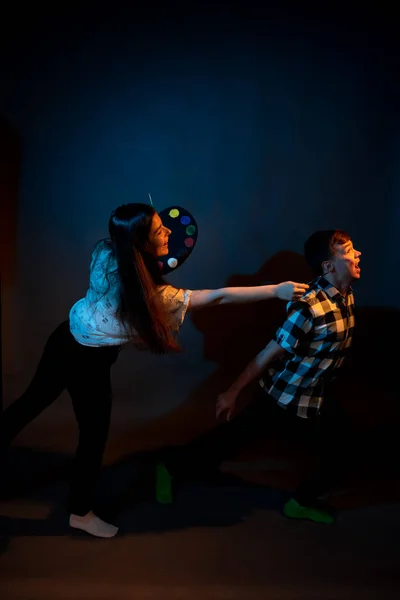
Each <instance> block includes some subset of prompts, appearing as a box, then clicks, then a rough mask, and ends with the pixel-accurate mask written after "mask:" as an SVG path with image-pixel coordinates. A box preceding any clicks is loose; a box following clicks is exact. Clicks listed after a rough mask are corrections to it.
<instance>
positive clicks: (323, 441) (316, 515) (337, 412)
mask: <svg viewBox="0 0 400 600" xmlns="http://www.w3.org/2000/svg"><path fill="white" fill-rule="evenodd" d="M314 427H315V441H316V451H317V452H318V453H319V455H320V461H319V466H318V468H316V469H315V470H314V471H313V472H312V473H311V475H310V476H309V477H307V478H306V479H305V480H304V481H303V482H302V483H301V484H300V485H299V486H298V488H297V489H296V491H295V492H294V494H293V497H292V498H291V500H289V502H288V503H286V505H285V507H284V514H285V515H286V516H288V517H292V518H305V519H310V520H312V521H317V522H322V523H333V521H334V517H333V515H332V514H331V513H330V512H329V510H327V509H324V508H323V507H322V503H321V501H320V498H321V496H322V495H323V494H324V493H326V492H327V491H329V490H330V489H332V488H333V487H334V486H335V485H336V484H337V483H339V482H340V481H341V480H342V479H343V478H344V477H345V475H346V473H347V472H348V470H349V467H350V465H351V464H352V460H351V458H352V457H353V454H352V448H353V444H352V442H353V440H354V427H353V426H352V423H351V421H350V419H349V417H348V416H347V414H346V412H345V411H344V410H343V408H342V407H341V406H340V404H339V402H337V401H335V399H333V398H329V399H328V400H327V401H326V405H325V406H324V407H323V409H322V411H321V414H320V415H319V416H318V417H317V418H316V421H315V423H314Z"/></svg>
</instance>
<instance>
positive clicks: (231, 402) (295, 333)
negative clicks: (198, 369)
mask: <svg viewBox="0 0 400 600" xmlns="http://www.w3.org/2000/svg"><path fill="white" fill-rule="evenodd" d="M311 327H312V316H311V313H310V310H309V307H308V305H307V304H306V303H305V302H296V303H293V304H292V305H291V306H290V307H289V314H288V317H287V319H286V321H285V322H284V324H283V325H282V327H280V328H279V329H278V331H277V332H276V335H275V339H274V340H271V341H270V342H269V344H268V345H267V346H266V347H265V348H264V350H262V351H261V352H260V353H259V354H257V356H256V357H255V358H254V359H253V360H252V361H251V362H250V363H249V364H248V365H247V367H246V368H245V369H244V371H243V372H242V373H241V374H240V375H239V377H238V378H237V379H236V380H235V381H234V382H233V383H232V385H231V386H230V388H229V389H228V390H227V391H226V392H224V393H223V394H220V395H219V396H218V400H217V406H216V416H217V418H219V417H220V416H221V415H222V414H224V413H226V419H227V421H229V420H230V419H231V417H232V415H233V413H234V411H235V405H236V399H237V397H238V396H239V394H240V392H241V391H242V390H243V389H244V388H245V387H246V386H247V385H248V384H249V383H251V382H252V381H254V379H256V378H257V377H259V376H260V375H261V374H262V373H263V372H264V371H265V369H266V368H267V367H268V365H269V364H270V363H272V362H273V361H274V360H275V359H277V358H279V357H280V356H282V355H283V353H284V351H285V350H286V351H288V352H291V353H293V354H294V353H295V352H296V348H297V347H298V345H299V343H300V342H301V341H302V340H303V339H304V338H305V336H306V335H307V334H308V333H309V332H310V331H311Z"/></svg>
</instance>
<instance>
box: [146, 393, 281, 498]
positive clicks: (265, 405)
mask: <svg viewBox="0 0 400 600" xmlns="http://www.w3.org/2000/svg"><path fill="white" fill-rule="evenodd" d="M283 412H284V411H283V410H282V409H280V408H279V407H277V406H276V404H275V402H274V401H273V400H272V399H271V398H270V397H269V396H267V394H265V392H264V391H263V390H258V391H257V395H256V398H255V400H254V401H253V402H252V403H251V404H249V405H248V406H246V408H244V409H243V410H242V411H241V412H240V413H239V414H238V415H237V416H236V417H235V418H234V419H232V421H230V422H229V423H221V424H218V425H217V426H216V427H214V428H213V429H212V430H211V431H209V432H207V433H205V434H203V435H201V436H199V437H197V438H195V439H194V440H193V441H191V442H189V443H188V444H186V445H184V446H175V447H170V448H167V449H165V450H163V451H162V452H161V455H160V463H159V464H158V466H157V498H158V500H159V502H162V503H169V502H171V501H172V490H171V477H172V478H174V479H175V480H176V481H178V482H179V481H183V480H189V479H196V480H199V479H200V480H206V481H209V482H218V481H220V480H222V478H223V476H221V474H220V473H219V466H220V464H221V462H222V461H224V460H226V459H228V458H230V457H232V456H234V455H235V454H236V453H237V452H238V451H239V450H240V449H241V448H242V447H244V446H245V445H246V444H248V443H249V442H250V441H251V439H252V438H254V437H257V436H258V435H260V436H263V437H264V436H266V435H268V434H269V431H271V429H273V428H274V426H275V425H276V422H277V420H278V418H279V416H280V414H282V413H283Z"/></svg>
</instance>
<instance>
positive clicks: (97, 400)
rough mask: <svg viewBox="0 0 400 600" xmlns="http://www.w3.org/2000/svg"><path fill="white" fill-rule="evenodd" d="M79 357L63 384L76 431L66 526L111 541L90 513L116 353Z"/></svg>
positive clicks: (90, 351) (88, 351)
mask: <svg viewBox="0 0 400 600" xmlns="http://www.w3.org/2000/svg"><path fill="white" fill-rule="evenodd" d="M81 355H82V357H81V360H80V361H79V364H78V365H76V368H75V369H74V372H73V376H71V377H70V379H69V381H68V383H67V389H68V392H69V394H70V396H71V398H72V406H73V409H74V413H75V417H76V420H77V423H78V428H79V442H78V448H77V451H76V454H75V457H74V463H73V472H72V482H71V491H70V498H69V511H70V513H71V517H70V525H71V526H72V527H76V528H79V529H83V530H85V531H87V532H88V533H90V534H92V535H95V536H97V537H113V536H114V535H116V533H117V532H118V528H117V527H114V526H113V525H110V524H108V523H105V522H104V521H102V520H101V519H99V518H98V517H97V516H96V515H94V514H93V512H92V510H93V505H94V496H95V490H96V486H97V483H98V479H99V475H100V471H101V465H102V460H103V454H104V449H105V446H106V443H107V438H108V432H109V427H110V419H111V403H112V395H111V381H110V368H111V364H112V363H113V362H115V359H116V357H117V350H116V349H115V348H85V347H83V348H82V349H81Z"/></svg>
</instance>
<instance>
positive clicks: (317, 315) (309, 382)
mask: <svg viewBox="0 0 400 600" xmlns="http://www.w3.org/2000/svg"><path fill="white" fill-rule="evenodd" d="M353 330H354V296H353V291H352V289H351V288H350V289H349V291H348V293H347V295H346V296H342V294H341V293H340V292H339V291H338V290H337V289H336V288H335V287H334V286H333V285H331V284H330V283H329V282H328V281H327V280H326V279H324V278H323V277H317V279H315V280H314V281H312V282H311V283H310V287H309V289H308V290H307V292H306V293H305V294H304V295H303V296H302V298H301V300H298V301H296V302H289V304H288V305H287V319H286V321H285V322H284V324H283V325H282V327H280V328H279V329H278V331H277V332H276V335H275V338H274V340H275V342H276V343H277V344H279V345H280V346H281V347H282V348H283V349H284V350H285V356H284V364H283V365H282V368H280V369H279V368H278V369H277V368H273V367H272V368H269V369H268V376H267V377H263V378H262V379H260V385H261V387H262V388H263V389H264V390H265V391H266V392H267V393H268V394H270V395H271V396H272V397H273V398H274V399H275V400H276V401H277V402H278V404H279V405H280V406H282V407H284V408H289V407H291V408H294V409H295V410H296V414H297V416H299V417H303V418H306V419H307V418H310V417H313V416H315V415H316V414H317V413H318V412H319V409H320V408H321V405H322V402H323V396H324V384H325V383H326V382H329V381H330V380H332V379H333V377H334V371H335V370H336V369H338V368H339V367H340V366H341V365H342V363H343V361H344V358H345V356H346V355H347V353H348V350H349V348H350V346H351V341H352V337H353Z"/></svg>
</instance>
